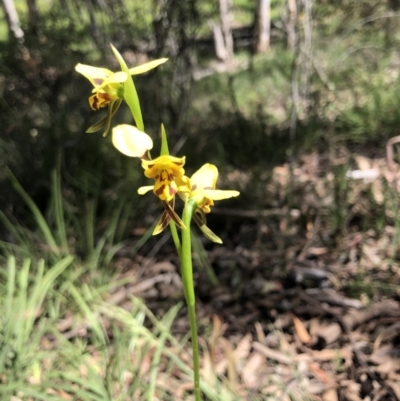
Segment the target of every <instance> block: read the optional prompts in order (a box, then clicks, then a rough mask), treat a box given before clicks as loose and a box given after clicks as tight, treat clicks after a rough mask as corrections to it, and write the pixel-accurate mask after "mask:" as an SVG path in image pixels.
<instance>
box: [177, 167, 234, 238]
mask: <svg viewBox="0 0 400 401" xmlns="http://www.w3.org/2000/svg"><path fill="white" fill-rule="evenodd" d="M217 179H218V169H217V167H216V166H214V165H213V164H210V163H206V164H204V165H203V166H202V167H200V168H199V170H197V171H196V172H195V173H194V174H193V175H192V176H191V178H190V179H189V178H188V177H186V176H184V177H182V178H181V179H178V180H177V183H178V188H179V195H180V196H181V198H182V199H183V200H184V201H187V200H188V199H194V201H195V202H196V205H197V209H196V210H195V213H194V215H193V220H194V221H195V222H196V224H197V225H198V226H199V228H200V230H201V231H202V232H203V234H204V235H205V236H206V237H207V238H208V239H209V240H211V241H213V242H216V243H220V244H222V240H221V239H220V238H219V237H218V236H217V235H215V234H214V233H213V232H212V231H211V230H210V229H209V228H208V227H207V225H206V218H205V214H206V213H210V211H211V206H213V205H214V201H217V200H223V199H229V198H233V197H236V196H238V195H239V194H240V193H239V191H232V190H220V189H216V184H217Z"/></svg>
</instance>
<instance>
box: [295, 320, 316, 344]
mask: <svg viewBox="0 0 400 401" xmlns="http://www.w3.org/2000/svg"><path fill="white" fill-rule="evenodd" d="M291 316H292V319H293V322H294V327H295V329H296V333H297V335H298V337H299V338H300V341H301V342H302V343H303V344H308V343H309V342H310V341H311V336H310V334H308V331H307V329H306V328H305V327H304V325H303V323H302V322H301V320H300V319H298V318H297V317H296V316H295V315H294V314H291Z"/></svg>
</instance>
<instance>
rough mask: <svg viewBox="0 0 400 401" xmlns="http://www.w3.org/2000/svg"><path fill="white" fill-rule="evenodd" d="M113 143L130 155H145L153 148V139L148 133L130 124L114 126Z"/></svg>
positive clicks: (122, 151)
mask: <svg viewBox="0 0 400 401" xmlns="http://www.w3.org/2000/svg"><path fill="white" fill-rule="evenodd" d="M112 143H113V145H114V146H115V147H116V148H117V149H118V150H119V151H120V152H121V153H123V154H124V155H126V156H129V157H143V156H144V155H145V154H146V153H147V152H148V151H149V150H150V149H152V148H153V141H152V139H151V138H150V137H149V136H148V135H147V134H146V133H144V132H142V131H140V130H138V129H137V128H136V127H133V126H132V125H128V124H121V125H117V126H116V127H114V128H113V131H112Z"/></svg>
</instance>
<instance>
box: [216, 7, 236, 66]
mask: <svg viewBox="0 0 400 401" xmlns="http://www.w3.org/2000/svg"><path fill="white" fill-rule="evenodd" d="M231 7H232V0H219V12H220V16H221V30H222V35H223V37H224V43H225V48H226V56H227V58H226V60H229V59H230V58H232V56H233V36H232V30H231Z"/></svg>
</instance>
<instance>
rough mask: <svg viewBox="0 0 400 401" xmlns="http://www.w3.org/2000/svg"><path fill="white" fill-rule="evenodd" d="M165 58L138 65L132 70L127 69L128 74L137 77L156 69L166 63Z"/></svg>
mask: <svg viewBox="0 0 400 401" xmlns="http://www.w3.org/2000/svg"><path fill="white" fill-rule="evenodd" d="M167 60H168V59H167V58H159V59H157V60H152V61H149V62H148V63H145V64H142V65H138V66H136V67H133V68H129V74H130V75H138V74H143V73H145V72H147V71H150V70H152V69H153V68H156V67H158V66H159V65H160V64H163V63H165V62H166V61H167Z"/></svg>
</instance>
